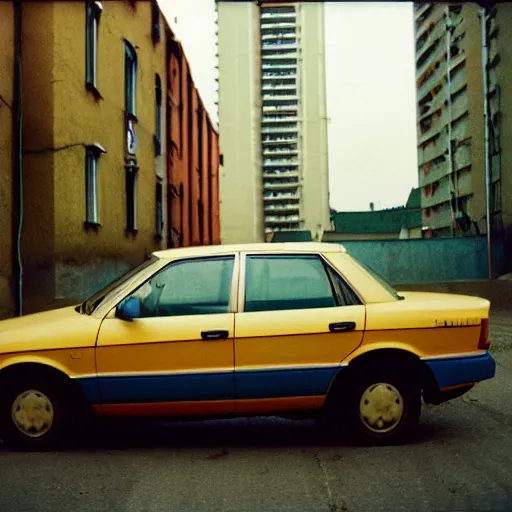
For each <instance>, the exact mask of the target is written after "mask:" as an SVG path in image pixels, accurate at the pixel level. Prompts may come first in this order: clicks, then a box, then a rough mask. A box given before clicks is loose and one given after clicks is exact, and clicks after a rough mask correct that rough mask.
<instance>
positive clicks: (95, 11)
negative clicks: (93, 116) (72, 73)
mask: <svg viewBox="0 0 512 512" xmlns="http://www.w3.org/2000/svg"><path fill="white" fill-rule="evenodd" d="M102 13H103V5H102V3H101V2H99V1H93V0H88V1H87V2H86V4H85V87H86V89H87V90H89V91H91V92H93V93H94V94H95V96H99V91H98V40H99V27H100V19H101V15H102Z"/></svg>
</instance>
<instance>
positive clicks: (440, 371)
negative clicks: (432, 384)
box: [424, 352, 496, 389]
mask: <svg viewBox="0 0 512 512" xmlns="http://www.w3.org/2000/svg"><path fill="white" fill-rule="evenodd" d="M424 361H425V363H426V364H427V365H428V366H429V367H430V369H431V370H432V373H433V374H434V377H435V379H436V381H437V385H438V386H439V388H440V389H443V388H449V387H451V386H458V385H461V384H470V383H473V382H480V381H482V380H487V379H492V378H493V377H494V374H495V373H496V363H495V361H494V359H493V358H492V356H491V355H490V354H489V353H488V352H486V353H484V354H477V355H473V356H466V357H454V358H452V359H444V358H443V359H441V358H431V359H428V358H426V359H424Z"/></svg>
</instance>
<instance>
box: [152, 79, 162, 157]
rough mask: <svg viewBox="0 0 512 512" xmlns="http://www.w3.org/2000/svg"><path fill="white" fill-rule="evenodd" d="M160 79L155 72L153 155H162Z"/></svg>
mask: <svg viewBox="0 0 512 512" xmlns="http://www.w3.org/2000/svg"><path fill="white" fill-rule="evenodd" d="M162 114H163V108H162V79H161V78H160V75H159V74H158V73H155V136H154V141H155V156H161V155H162V134H163V131H162Z"/></svg>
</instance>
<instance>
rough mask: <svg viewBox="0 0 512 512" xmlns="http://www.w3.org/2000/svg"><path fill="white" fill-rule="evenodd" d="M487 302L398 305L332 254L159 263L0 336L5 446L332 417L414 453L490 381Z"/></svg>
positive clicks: (279, 249) (233, 252)
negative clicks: (97, 424) (77, 433)
mask: <svg viewBox="0 0 512 512" xmlns="http://www.w3.org/2000/svg"><path fill="white" fill-rule="evenodd" d="M489 307H490V304H489V302H488V301H487V300H485V299H480V298H474V297H465V296H456V295H444V294H428V293H416V292H403V293H400V294H399V293H397V292H396V291H395V290H394V289H393V288H392V287H390V286H389V285H388V284H387V283H385V282H384V281H383V280H382V279H380V278H379V277H378V276H376V275H375V274H374V273H373V272H372V271H371V270H369V269H367V268H366V267H364V266H363V265H361V264H360V263H358V262H357V261H356V260H355V259H353V258H352V257H351V256H350V255H348V254H347V253H346V251H345V250H344V248H343V247H341V246H339V245H334V244H319V243H311V242H310V243H289V244H251V245H239V246H215V247H195V248H186V249H171V250H166V251H160V252H156V253H154V254H153V255H152V257H151V258H149V259H148V260H147V261H146V262H144V263H143V264H142V265H140V266H139V267H137V268H135V269H134V270H132V271H130V272H129V273H128V274H126V275H125V276H122V277H121V278H120V279H118V280H116V281H115V282H113V283H112V284H111V285H109V286H108V287H107V288H105V289H104V290H102V291H100V292H98V293H97V294H95V295H94V296H93V297H91V298H90V299H88V300H86V301H85V302H84V303H82V304H81V305H78V306H76V307H68V308H63V309H58V310H54V311H49V312H44V313H38V314H34V315H28V316H26V317H22V318H16V319H10V320H5V321H3V322H0V437H1V438H3V439H4V440H5V441H6V442H8V443H9V444H10V445H12V446H18V447H23V448H38V447H43V446H48V445H51V444H53V443H54V442H55V441H57V440H59V439H63V438H64V437H65V434H67V433H69V431H70V430H71V427H72V426H73V425H76V424H77V423H80V421H82V420H83V418H85V417H86V415H85V413H90V412H93V413H95V414H97V415H103V416H139V417H140V416H146V417H177V418H199V417H201V418H214V417H235V416H249V415H284V416H294V415H297V416H298V417H305V416H306V417H308V416H314V417H321V418H322V419H327V420H328V422H329V424H330V425H332V426H333V427H334V428H335V429H337V431H338V432H341V430H342V429H343V430H344V431H348V432H350V433H351V434H353V435H356V436H358V437H359V438H360V439H362V440H365V441H370V442H372V443H383V442H386V443H389V442H395V441H398V440H401V439H404V438H405V437H406V436H407V434H408V433H410V432H411V430H412V429H413V427H414V426H415V424H416V422H417V421H418V418H419V415H420V408H421V403H422V400H423V401H425V402H427V403H433V404H439V403H441V402H443V401H446V400H449V399H451V398H455V397H457V396H460V395H462V394H463V393H465V392H466V391H468V390H469V389H470V388H471V387H472V386H473V385H474V384H475V383H477V382H479V381H482V380H485V379H490V378H492V377H493V376H494V373H495V363H494V360H493V359H492V357H491V355H490V354H489V352H488V349H489V345H490V343H489V341H488V336H487V331H488V321H489Z"/></svg>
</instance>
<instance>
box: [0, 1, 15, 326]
mask: <svg viewBox="0 0 512 512" xmlns="http://www.w3.org/2000/svg"><path fill="white" fill-rule="evenodd" d="M13 17H14V11H13V5H12V4H11V3H10V2H0V33H1V34H2V36H1V37H0V241H1V242H0V318H2V317H4V316H8V315H9V314H10V313H11V312H12V310H13V308H14V304H13V299H12V287H11V283H12V274H13V269H12V260H13V256H12V251H13V246H12V241H13V235H12V221H11V219H12V193H11V192H12V187H13V184H12V171H11V170H12V168H13V161H12V126H13V123H12V109H13V98H14V96H13V86H14V82H13V74H12V70H13V66H14V24H13Z"/></svg>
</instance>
